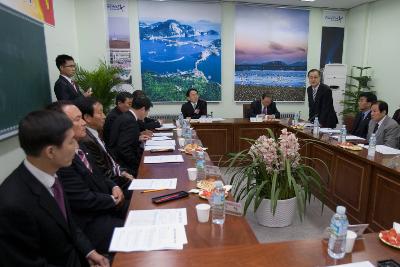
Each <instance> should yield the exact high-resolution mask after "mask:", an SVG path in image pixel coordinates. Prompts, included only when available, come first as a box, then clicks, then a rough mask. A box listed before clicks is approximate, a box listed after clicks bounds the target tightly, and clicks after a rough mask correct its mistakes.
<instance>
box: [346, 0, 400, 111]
mask: <svg viewBox="0 0 400 267" xmlns="http://www.w3.org/2000/svg"><path fill="white" fill-rule="evenodd" d="M399 25H400V1H398V0H380V1H376V2H373V3H370V4H365V5H362V6H359V7H357V8H354V9H352V10H350V12H349V20H348V21H347V24H346V27H347V28H346V30H347V37H348V38H347V41H346V57H345V62H346V64H348V66H353V65H357V66H370V67H372V71H370V72H369V74H370V75H371V76H372V82H371V84H372V85H374V86H375V88H374V90H376V92H377V96H378V98H379V99H382V100H384V101H386V102H387V103H388V105H389V115H392V114H393V113H394V111H395V110H396V109H397V108H398V107H399V104H400V98H399V93H398V81H397V79H396V78H397V76H398V62H400V53H399V43H400V27H399Z"/></svg>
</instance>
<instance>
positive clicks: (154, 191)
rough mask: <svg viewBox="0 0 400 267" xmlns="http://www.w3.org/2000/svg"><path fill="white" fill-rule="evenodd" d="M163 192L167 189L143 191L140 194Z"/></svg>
mask: <svg viewBox="0 0 400 267" xmlns="http://www.w3.org/2000/svg"><path fill="white" fill-rule="evenodd" d="M163 190H168V189H149V190H144V191H142V192H140V193H150V192H157V191H163Z"/></svg>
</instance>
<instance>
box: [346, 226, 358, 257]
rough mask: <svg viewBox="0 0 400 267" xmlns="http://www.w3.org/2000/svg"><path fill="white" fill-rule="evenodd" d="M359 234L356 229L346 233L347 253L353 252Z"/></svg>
mask: <svg viewBox="0 0 400 267" xmlns="http://www.w3.org/2000/svg"><path fill="white" fill-rule="evenodd" d="M356 238H357V234H356V232H354V231H351V230H347V235H346V253H351V252H352V251H353V247H354V242H355V241H356Z"/></svg>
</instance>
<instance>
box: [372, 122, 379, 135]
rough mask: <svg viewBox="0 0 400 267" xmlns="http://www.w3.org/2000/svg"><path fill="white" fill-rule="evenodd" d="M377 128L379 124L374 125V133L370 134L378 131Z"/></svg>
mask: <svg viewBox="0 0 400 267" xmlns="http://www.w3.org/2000/svg"><path fill="white" fill-rule="evenodd" d="M378 127H379V123H377V124H375V128H374V131H373V132H372V133H376V131H377V130H378Z"/></svg>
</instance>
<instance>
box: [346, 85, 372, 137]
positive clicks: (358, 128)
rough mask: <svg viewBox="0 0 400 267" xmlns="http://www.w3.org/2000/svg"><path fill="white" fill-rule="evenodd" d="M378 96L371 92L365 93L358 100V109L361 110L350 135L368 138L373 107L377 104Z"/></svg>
mask: <svg viewBox="0 0 400 267" xmlns="http://www.w3.org/2000/svg"><path fill="white" fill-rule="evenodd" d="M376 100H377V99H376V95H374V94H373V93H371V92H363V93H361V94H360V97H359V98H358V108H359V110H360V112H359V113H357V115H356V117H355V118H354V122H353V127H352V130H351V132H350V134H352V135H355V136H359V137H362V138H367V134H368V124H369V121H370V120H371V105H372V103H374V102H376Z"/></svg>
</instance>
